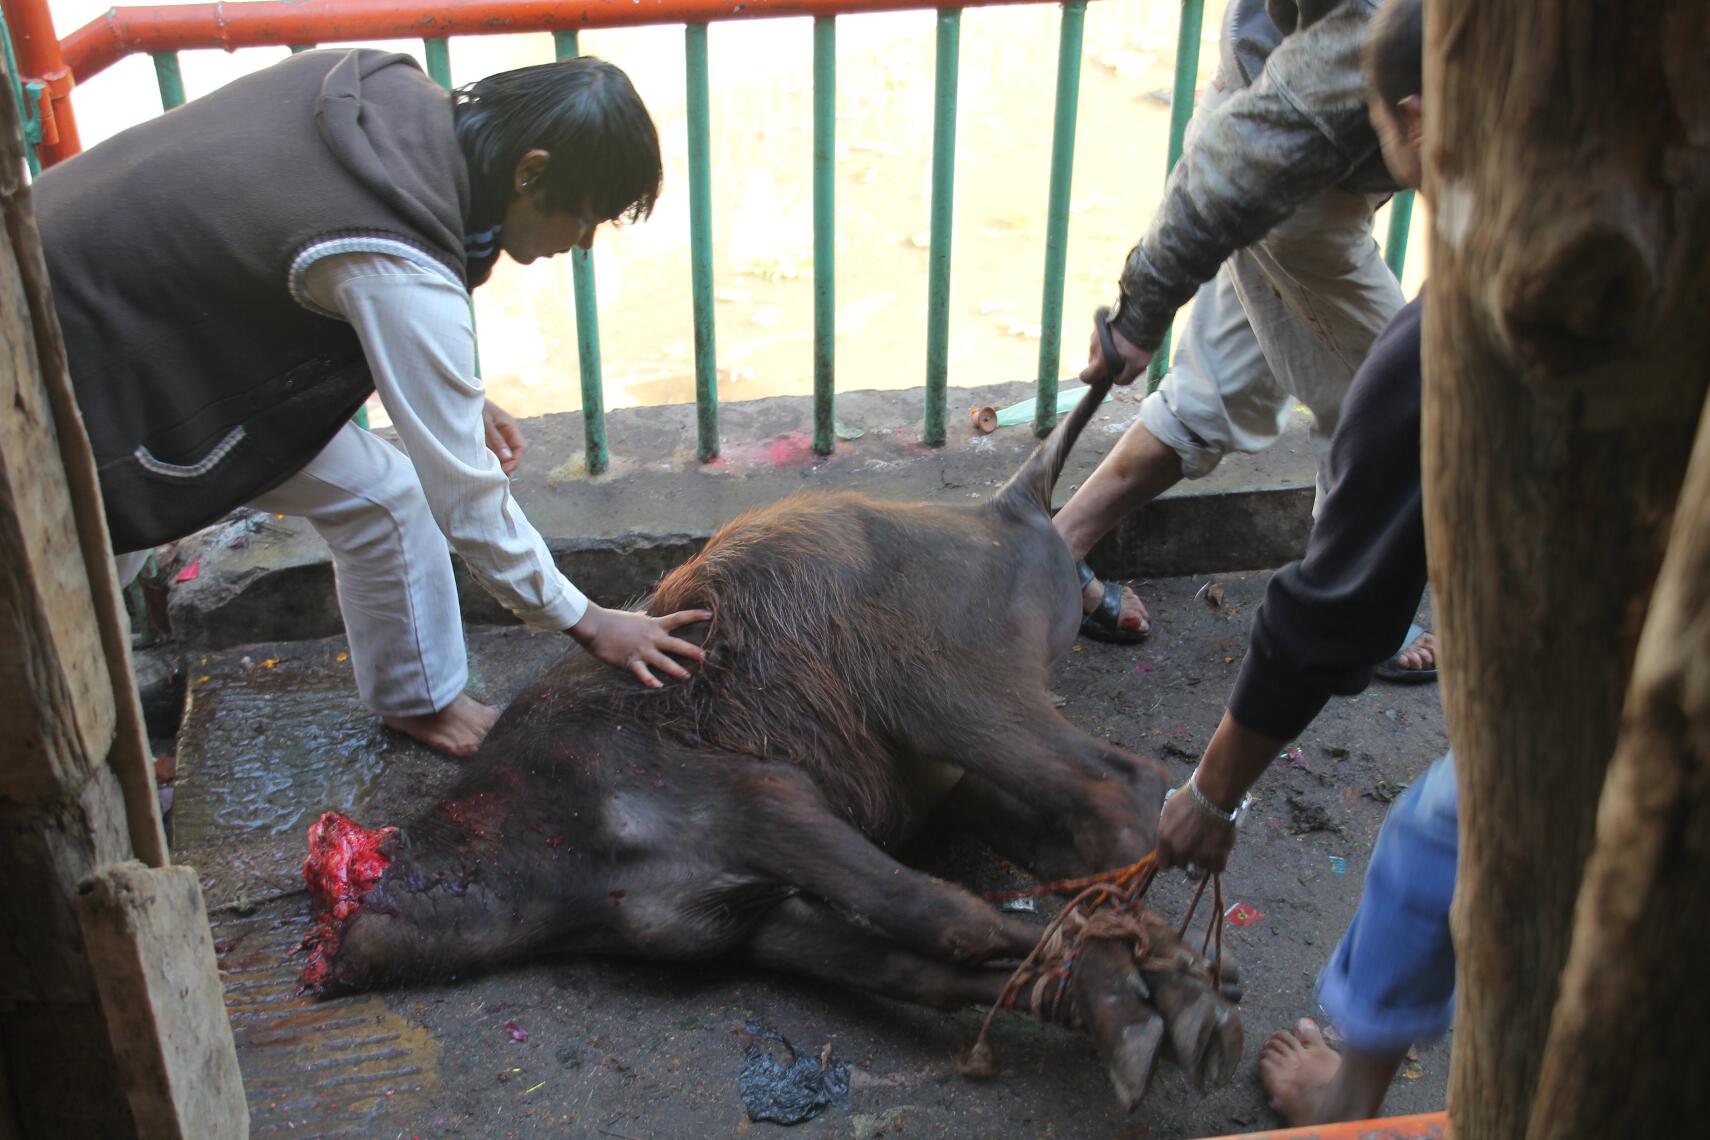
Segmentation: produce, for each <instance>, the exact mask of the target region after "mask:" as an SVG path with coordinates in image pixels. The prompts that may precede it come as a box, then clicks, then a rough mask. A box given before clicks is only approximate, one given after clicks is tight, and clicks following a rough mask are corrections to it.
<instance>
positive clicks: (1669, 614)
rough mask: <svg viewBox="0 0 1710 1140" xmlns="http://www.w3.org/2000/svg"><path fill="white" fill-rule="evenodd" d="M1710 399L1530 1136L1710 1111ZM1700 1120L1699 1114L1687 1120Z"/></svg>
mask: <svg viewBox="0 0 1710 1140" xmlns="http://www.w3.org/2000/svg"><path fill="white" fill-rule="evenodd" d="M1707 882H1710V414H1707V415H1705V416H1704V417H1702V419H1701V421H1700V423H1699V428H1698V444H1697V447H1696V449H1695V451H1694V453H1693V457H1692V467H1691V469H1690V471H1689V472H1688V474H1687V478H1686V485H1685V487H1684V488H1683V489H1682V491H1681V496H1680V512H1679V514H1678V515H1677V516H1676V518H1675V523H1674V533H1673V535H1672V536H1671V538H1670V539H1669V547H1668V555H1667V557H1666V558H1665V559H1664V561H1663V568H1662V573H1661V575H1660V576H1659V578H1658V580H1657V588H1656V592H1655V593H1654V594H1653V595H1652V598H1651V610H1650V614H1649V616H1648V617H1647V618H1646V619H1645V631H1644V636H1643V637H1642V638H1641V639H1640V641H1639V655H1638V660H1637V661H1636V662H1635V664H1634V667H1633V683H1632V688H1631V689H1630V690H1629V692H1628V696H1627V711H1626V718H1625V724H1624V726H1623V728H1622V733H1621V742H1620V746H1619V747H1618V748H1617V749H1616V752H1615V759H1614V760H1613V761H1612V762H1611V764H1610V766H1609V778H1608V781H1607V783H1605V785H1604V788H1603V800H1602V803H1601V805H1600V806H1599V808H1598V817H1597V845H1596V848H1595V850H1594V851H1593V852H1592V856H1591V862H1590V863H1589V864H1588V865H1587V867H1586V872H1585V886H1584V888H1583V889H1582V890H1581V892H1580V896H1579V908H1578V913H1577V915H1576V917H1575V920H1574V935H1573V948H1572V951H1571V952H1570V953H1569V955H1568V963H1567V968H1566V970H1565V971H1564V972H1563V974H1562V984H1561V998H1560V999H1559V1000H1558V1002H1557V1003H1556V1014H1555V1022H1554V1025H1553V1027H1552V1029H1551V1032H1550V1039H1549V1048H1548V1049H1547V1051H1546V1052H1545V1054H1544V1062H1543V1070H1542V1074H1541V1076H1540V1079H1539V1086H1538V1097H1537V1103H1536V1105H1535V1106H1534V1107H1533V1109H1532V1128H1531V1135H1532V1136H1535V1137H1539V1138H1540V1140H1542V1138H1544V1137H1550V1138H1552V1140H1553V1138H1558V1137H1559V1138H1563V1140H1568V1138H1573V1137H1587V1138H1590V1137H1605V1136H1635V1137H1637V1136H1666V1135H1671V1134H1672V1135H1678V1134H1679V1132H1678V1131H1677V1130H1676V1129H1675V1128H1674V1127H1673V1126H1672V1125H1675V1124H1680V1123H1682V1122H1690V1121H1693V1120H1697V1121H1699V1122H1700V1126H1702V1122H1703V1121H1704V1120H1705V1118H1706V1114H1710V1082H1707V1081H1705V1080H1704V1072H1703V1069H1704V1050H1703V1047H1702V1046H1698V1047H1693V1046H1692V1045H1691V1042H1693V1041H1701V1040H1702V1038H1700V1037H1699V1036H1698V1034H1700V1033H1702V1032H1704V1025H1705V1024H1706V1021H1707V1019H1710V987H1706V986H1705V984H1704V977H1703V973H1704V971H1703V962H1704V949H1703V948H1704V947H1705V946H1706V945H1707V944H1710V908H1707V907H1706V906H1705V884H1706V883H1707ZM1688 1127H1691V1126H1690V1125H1688Z"/></svg>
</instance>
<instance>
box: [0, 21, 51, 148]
mask: <svg viewBox="0 0 1710 1140" xmlns="http://www.w3.org/2000/svg"><path fill="white" fill-rule="evenodd" d="M0 45H3V46H4V47H5V51H6V78H7V80H8V81H10V83H11V87H12V99H13V101H14V102H16V103H17V105H18V122H19V125H20V126H21V127H22V128H23V134H24V163H25V165H27V166H28V167H29V168H30V175H31V177H34V176H35V175H37V174H40V173H41V172H42V164H41V161H40V160H39V159H38V158H37V157H36V147H38V146H40V145H41V142H42V110H41V106H42V85H41V84H40V83H25V82H23V81H22V80H20V79H19V78H18V57H17V56H16V55H14V54H13V53H12V29H11V27H9V26H8V25H7V23H6V14H5V13H4V12H0Z"/></svg>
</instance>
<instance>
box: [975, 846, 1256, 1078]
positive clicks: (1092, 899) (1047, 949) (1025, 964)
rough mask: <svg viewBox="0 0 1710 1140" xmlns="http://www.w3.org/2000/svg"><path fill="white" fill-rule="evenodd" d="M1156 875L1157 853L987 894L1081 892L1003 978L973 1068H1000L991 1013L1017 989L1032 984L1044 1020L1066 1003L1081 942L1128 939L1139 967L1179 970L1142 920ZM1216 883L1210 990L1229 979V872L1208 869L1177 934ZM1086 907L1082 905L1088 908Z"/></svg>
mask: <svg viewBox="0 0 1710 1140" xmlns="http://www.w3.org/2000/svg"><path fill="white" fill-rule="evenodd" d="M1157 875H1158V853H1157V852H1156V851H1154V852H1152V853H1151V854H1150V855H1147V856H1146V857H1145V858H1144V859H1141V860H1140V861H1139V862H1137V863H1130V864H1129V865H1128V866H1126V867H1118V868H1116V869H1114V870H1110V871H1104V872H1101V873H1099V874H1096V875H1088V876H1086V877H1085V878H1080V879H1059V880H1057V881H1056V882H1053V883H1044V884H1041V885H1039V886H1035V887H1026V888H1023V889H1020V890H1012V891H991V892H988V893H987V894H986V895H985V896H984V897H985V899H986V900H988V901H990V902H1007V901H1010V900H1012V899H1022V898H1037V897H1039V896H1041V895H1047V894H1067V893H1069V892H1071V891H1073V892H1075V894H1074V897H1073V898H1071V899H1070V900H1069V902H1068V905H1066V906H1065V907H1063V909H1062V910H1061V911H1060V912H1058V914H1057V917H1056V918H1054V919H1052V920H1051V922H1050V923H1049V924H1048V925H1047V926H1046V927H1045V932H1044V933H1043V934H1041V935H1040V936H1039V941H1038V942H1036V943H1035V944H1034V946H1033V949H1032V950H1031V951H1029V952H1028V955H1027V957H1026V958H1024V959H1022V962H1021V964H1020V965H1019V966H1017V967H1016V968H1015V971H1014V972H1013V973H1012V974H1010V976H1009V979H1008V980H1007V981H1005V982H1004V984H1003V989H1001V990H1000V991H998V997H997V1000H996V1001H995V1002H993V1003H992V1007H991V1009H989V1010H987V1011H986V1016H985V1019H984V1020H983V1021H981V1023H980V1033H979V1036H978V1037H976V1038H975V1039H974V1044H973V1046H972V1047H971V1048H970V1049H969V1051H968V1061H967V1068H968V1070H969V1071H970V1072H980V1073H989V1072H991V1071H995V1069H994V1067H993V1065H992V1062H991V1060H990V1058H991V1046H990V1045H989V1044H988V1043H987V1040H986V1039H987V1037H988V1036H989V1034H990V1032H991V1027H992V1019H993V1018H995V1017H996V1016H997V1012H998V1010H1000V1009H1011V1008H1014V1004H1015V999H1016V996H1017V994H1019V993H1020V992H1021V990H1022V989H1023V987H1025V986H1026V985H1028V984H1029V983H1031V984H1032V985H1033V996H1032V1000H1031V1003H1030V1004H1031V1005H1032V1007H1033V1010H1032V1012H1033V1014H1034V1016H1035V1017H1039V1018H1041V1019H1044V1018H1046V1016H1047V1015H1048V1014H1049V1015H1050V1016H1052V1018H1053V1019H1057V1018H1056V1017H1055V1015H1056V1013H1057V1010H1058V1008H1059V1006H1060V1003H1061V1001H1062V1000H1063V998H1064V997H1065V996H1067V993H1068V985H1069V978H1070V975H1071V974H1072V972H1073V970H1074V964H1075V957H1076V954H1077V952H1078V950H1079V949H1080V946H1081V944H1082V943H1083V942H1086V941H1088V940H1089V939H1093V938H1129V939H1132V941H1133V943H1134V958H1135V961H1136V962H1137V963H1138V964H1139V966H1140V968H1142V969H1146V970H1165V969H1178V968H1180V967H1179V965H1178V963H1177V962H1175V961H1174V960H1173V959H1160V958H1154V957H1153V956H1152V947H1151V938H1150V936H1149V935H1148V934H1147V932H1146V928H1145V926H1144V923H1143V920H1144V916H1145V915H1146V914H1147V913H1148V912H1147V911H1146V909H1145V907H1144V906H1142V905H1141V903H1142V900H1144V898H1145V897H1146V892H1147V891H1148V890H1150V889H1151V886H1152V882H1153V880H1154V879H1156V878H1157ZM1208 882H1209V883H1211V884H1212V886H1213V902H1214V904H1215V906H1216V909H1215V910H1214V911H1213V912H1212V913H1211V916H1210V917H1209V918H1208V920H1207V922H1206V929H1205V939H1204V941H1203V943H1202V945H1201V949H1200V957H1202V958H1203V957H1204V956H1205V952H1206V950H1207V949H1209V948H1210V946H1211V943H1212V940H1213V938H1215V939H1216V943H1217V957H1216V958H1215V959H1214V960H1213V964H1212V971H1211V982H1212V988H1213V989H1214V990H1218V989H1221V988H1222V983H1223V977H1222V974H1223V878H1222V876H1221V875H1217V874H1208V875H1206V876H1205V877H1204V878H1203V879H1201V880H1200V882H1199V888H1198V889H1197V890H1196V891H1195V892H1194V896H1193V902H1192V903H1191V904H1190V905H1189V907H1188V913H1187V917H1186V918H1184V919H1183V920H1182V925H1181V929H1180V930H1179V931H1178V933H1177V937H1178V938H1179V939H1181V940H1183V941H1184V942H1185V941H1186V939H1187V930H1188V924H1189V923H1191V922H1192V921H1193V916H1194V912H1195V911H1197V910H1198V909H1199V900H1200V898H1201V896H1203V895H1204V894H1205V887H1206V884H1207V883H1208ZM1107 902H1109V903H1111V904H1113V905H1112V907H1111V909H1110V910H1108V911H1105V912H1103V914H1101V915H1099V918H1100V919H1101V921H1099V922H1096V923H1095V922H1094V915H1095V914H1097V913H1098V911H1099V908H1100V907H1101V906H1103V905H1104V904H1105V903H1107ZM1083 907H1084V910H1083ZM1071 919H1075V920H1078V925H1079V929H1078V931H1077V932H1076V934H1075V936H1074V938H1073V939H1072V940H1071V941H1069V942H1068V944H1067V947H1066V949H1065V947H1064V940H1063V937H1062V934H1063V930H1064V927H1065V925H1066V924H1067V923H1069V922H1070V920H1071ZM1059 952H1061V953H1062V960H1061V962H1060V963H1057V964H1054V965H1049V966H1039V967H1038V968H1037V969H1036V963H1038V962H1039V961H1040V959H1041V957H1042V956H1047V957H1055V956H1056V955H1057V954H1058V953H1059ZM1052 978H1055V979H1056V980H1057V986H1056V992H1055V993H1054V994H1052V995H1051V996H1050V997H1049V999H1048V1002H1047V999H1046V995H1045V988H1046V987H1045V983H1047V982H1048V981H1049V980H1050V979H1052ZM1074 1016H1075V1009H1074V1006H1073V1004H1072V1003H1071V1005H1070V1007H1069V1016H1068V1018H1066V1019H1061V1020H1067V1021H1071V1022H1072V1021H1073V1019H1074Z"/></svg>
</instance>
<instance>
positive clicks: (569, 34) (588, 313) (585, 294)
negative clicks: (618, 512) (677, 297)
mask: <svg viewBox="0 0 1710 1140" xmlns="http://www.w3.org/2000/svg"><path fill="white" fill-rule="evenodd" d="M552 47H553V50H554V51H555V52H556V53H557V56H558V58H559V59H574V58H576V57H577V56H578V55H581V54H582V52H581V47H580V44H579V43H578V41H577V36H576V31H575V29H571V30H569V31H558V32H553V33H552ZM570 281H571V284H572V285H573V286H574V287H575V290H576V359H577V362H578V364H579V365H580V367H581V372H582V449H583V454H584V455H585V457H586V459H587V462H588V474H590V475H599V474H601V473H603V472H604V471H605V469H606V468H607V467H608V466H609V465H610V463H611V456H610V454H609V453H608V452H607V450H606V401H605V392H604V389H603V388H602V386H601V380H600V306H599V302H598V300H597V298H596V297H595V296H594V254H593V252H592V251H591V250H586V249H573V250H571V251H570Z"/></svg>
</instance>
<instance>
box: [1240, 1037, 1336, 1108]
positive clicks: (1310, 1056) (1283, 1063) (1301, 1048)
mask: <svg viewBox="0 0 1710 1140" xmlns="http://www.w3.org/2000/svg"><path fill="white" fill-rule="evenodd" d="M1341 1068H1342V1055H1341V1054H1340V1053H1338V1052H1336V1050H1334V1049H1332V1048H1330V1046H1329V1045H1327V1044H1325V1041H1324V1034H1323V1033H1322V1032H1320V1031H1319V1029H1318V1026H1317V1024H1316V1023H1315V1022H1313V1020H1312V1019H1311V1018H1309V1017H1303V1018H1301V1019H1300V1021H1298V1022H1297V1023H1296V1024H1295V1026H1294V1028H1292V1029H1279V1030H1277V1031H1276V1032H1275V1033H1273V1034H1271V1036H1270V1040H1268V1041H1266V1042H1265V1047H1264V1049H1262V1050H1261V1051H1260V1053H1259V1081H1260V1082H1261V1083H1262V1084H1263V1085H1264V1086H1265V1092H1266V1093H1267V1094H1268V1095H1269V1096H1270V1098H1271V1107H1272V1108H1274V1109H1276V1110H1277V1113H1278V1114H1279V1115H1280V1116H1281V1117H1282V1118H1283V1119H1284V1120H1286V1121H1288V1122H1289V1123H1290V1124H1295V1125H1299V1124H1324V1123H1326V1122H1328V1121H1331V1120H1335V1119H1338V1118H1337V1117H1336V1116H1334V1115H1330V1114H1328V1112H1327V1110H1328V1109H1329V1108H1330V1105H1329V1103H1328V1102H1329V1100H1330V1096H1329V1094H1330V1092H1331V1089H1332V1086H1334V1085H1335V1083H1336V1074H1337V1072H1338V1071H1339V1070H1340V1069H1341Z"/></svg>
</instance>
